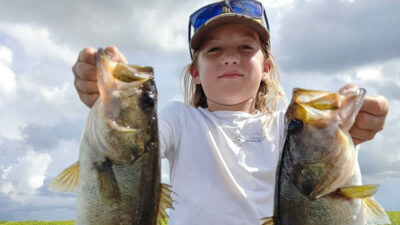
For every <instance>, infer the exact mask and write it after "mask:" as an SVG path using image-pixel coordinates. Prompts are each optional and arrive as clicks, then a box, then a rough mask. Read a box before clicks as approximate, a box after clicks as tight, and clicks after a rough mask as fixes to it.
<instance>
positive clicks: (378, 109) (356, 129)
mask: <svg viewBox="0 0 400 225" xmlns="http://www.w3.org/2000/svg"><path fill="white" fill-rule="evenodd" d="M354 87H356V85H354V84H348V85H346V86H344V87H342V88H341V91H343V90H345V89H350V88H354ZM388 111H389V103H388V101H387V100H386V98H385V97H383V96H373V97H372V96H365V98H364V104H363V105H362V107H361V110H360V112H359V113H358V115H357V117H356V120H355V122H354V125H353V127H352V128H351V129H350V131H349V132H350V135H351V137H352V138H353V142H354V145H358V144H360V143H363V142H365V141H369V140H371V139H373V138H374V137H375V134H376V133H378V132H379V131H381V130H382V129H383V127H384V125H385V119H386V116H387V113H388Z"/></svg>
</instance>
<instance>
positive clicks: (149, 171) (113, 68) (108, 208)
mask: <svg viewBox="0 0 400 225" xmlns="http://www.w3.org/2000/svg"><path fill="white" fill-rule="evenodd" d="M97 79H98V85H99V92H100V97H99V99H98V100H97V102H96V103H95V105H94V106H93V107H92V109H91V111H90V113H89V117H88V119H87V121H86V125H85V129H84V132H83V135H82V140H81V144H80V150H79V161H78V162H77V163H75V164H74V165H72V166H71V167H69V168H67V169H66V170H64V171H63V172H62V173H61V174H60V175H59V176H57V177H56V178H55V179H54V180H53V181H52V182H51V184H50V188H51V189H53V190H58V191H73V190H76V191H77V208H76V221H75V224H77V225H117V224H118V225H125V224H126V225H128V224H129V225H156V224H161V221H162V220H164V219H165V218H166V217H167V214H166V212H165V210H166V209H167V208H171V207H172V201H173V200H172V198H171V191H170V187H169V186H168V185H165V184H161V168H160V152H159V140H158V125H157V110H156V109H157V89H156V86H155V83H154V79H153V69H152V68H151V67H140V66H133V65H127V64H121V63H116V62H113V61H111V60H110V59H109V58H108V56H107V55H106V54H105V53H104V51H103V50H102V49H99V51H98V54H97Z"/></svg>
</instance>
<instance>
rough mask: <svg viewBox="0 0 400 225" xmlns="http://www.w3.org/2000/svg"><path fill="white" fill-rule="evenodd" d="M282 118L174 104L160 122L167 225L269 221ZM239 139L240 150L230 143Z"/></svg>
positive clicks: (235, 224) (233, 224)
mask: <svg viewBox="0 0 400 225" xmlns="http://www.w3.org/2000/svg"><path fill="white" fill-rule="evenodd" d="M283 118H284V112H283V111H279V112H277V113H275V114H274V115H273V116H272V117H269V116H267V115H265V114H262V113H259V112H258V113H256V114H254V115H252V114H249V113H246V112H237V111H215V112H210V111H208V109H204V108H200V107H199V108H195V107H192V106H188V105H186V104H183V103H179V102H174V103H171V104H170V105H168V106H167V107H166V108H165V109H164V110H163V111H162V112H161V114H160V116H159V130H160V146H161V156H162V157H164V158H167V159H168V161H169V163H170V181H171V185H172V189H173V191H174V192H175V193H176V195H174V196H173V197H174V200H175V201H176V202H175V203H174V207H175V210H171V211H170V213H169V214H170V219H169V225H197V224H198V225H205V224H206V225H225V224H229V225H249V224H260V219H261V218H262V217H267V216H272V213H273V199H274V188H275V171H276V165H277V161H278V157H279V149H280V148H281V147H282V143H283V141H284V140H283V127H284V126H283ZM239 136H243V137H244V139H243V140H244V141H243V143H242V144H238V143H235V142H234V140H235V139H236V138H237V137H239Z"/></svg>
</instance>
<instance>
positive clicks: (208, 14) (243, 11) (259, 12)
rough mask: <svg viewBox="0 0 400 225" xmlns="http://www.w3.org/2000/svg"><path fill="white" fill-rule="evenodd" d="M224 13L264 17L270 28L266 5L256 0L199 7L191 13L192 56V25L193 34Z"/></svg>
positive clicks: (227, 1)
mask: <svg viewBox="0 0 400 225" xmlns="http://www.w3.org/2000/svg"><path fill="white" fill-rule="evenodd" d="M224 13H235V14H240V15H244V16H248V17H251V18H253V19H263V17H264V20H265V25H266V28H267V29H268V30H269V24H268V19H267V16H266V14H265V10H264V7H263V5H262V4H261V3H260V2H258V1H256V0H224V1H221V2H216V3H212V4H209V5H206V6H204V7H202V8H200V9H198V10H197V11H196V12H194V13H192V15H190V18H189V31H188V40H189V50H190V55H191V56H192V51H191V49H190V40H191V38H192V36H191V31H192V27H193V29H194V32H193V34H195V33H196V31H197V30H198V29H199V28H201V26H203V25H204V24H205V23H206V22H207V21H209V20H210V19H212V18H214V17H216V16H219V15H221V14H224Z"/></svg>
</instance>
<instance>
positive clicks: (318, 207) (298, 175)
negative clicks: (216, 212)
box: [262, 88, 390, 225]
mask: <svg viewBox="0 0 400 225" xmlns="http://www.w3.org/2000/svg"><path fill="white" fill-rule="evenodd" d="M364 96H365V90H364V89H353V90H349V91H347V92H343V93H335V92H323V91H315V90H305V89H299V88H297V89H294V90H293V95H292V101H291V103H290V105H289V107H288V109H287V111H286V114H285V129H286V130H285V131H286V134H285V137H286V138H285V143H284V146H283V149H282V151H281V153H280V157H279V163H278V167H277V174H276V186H275V201H274V202H275V203H274V205H275V207H274V215H273V217H268V218H263V219H262V224H264V225H267V224H268V225H273V224H274V225H291V224H296V225H325V224H326V225H361V224H362V225H364V224H390V221H389V219H388V217H387V215H386V213H385V211H384V209H383V208H382V207H381V206H380V205H379V204H378V203H377V202H375V200H374V199H373V198H372V195H373V194H374V193H375V192H376V190H377V185H362V182H361V173H360V168H359V165H358V161H357V155H356V150H355V148H354V144H353V142H352V138H351V136H350V134H349V132H348V131H349V129H350V128H351V126H352V125H353V123H354V120H355V116H356V115H357V113H358V112H359V110H360V108H361V105H362V103H363V98H364ZM370 203H371V204H370ZM371 206H372V207H371Z"/></svg>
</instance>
